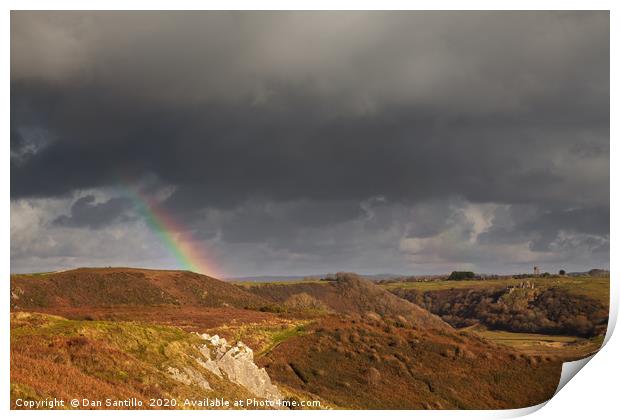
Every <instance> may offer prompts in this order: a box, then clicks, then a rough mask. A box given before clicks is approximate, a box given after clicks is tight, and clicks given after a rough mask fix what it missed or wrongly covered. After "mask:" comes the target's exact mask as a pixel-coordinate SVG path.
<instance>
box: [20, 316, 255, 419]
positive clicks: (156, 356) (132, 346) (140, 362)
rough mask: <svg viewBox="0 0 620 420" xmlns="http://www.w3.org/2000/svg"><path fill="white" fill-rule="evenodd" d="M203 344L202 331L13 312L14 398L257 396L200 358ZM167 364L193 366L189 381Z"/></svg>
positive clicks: (183, 367) (182, 367)
mask: <svg viewBox="0 0 620 420" xmlns="http://www.w3.org/2000/svg"><path fill="white" fill-rule="evenodd" d="M201 343H202V340H201V339H200V338H199V337H198V335H196V334H190V333H187V332H185V331H182V330H180V329H178V328H171V327H162V326H156V325H145V324H139V323H133V322H105V321H71V320H67V319H64V318H60V317H55V316H50V315H43V314H36V313H26V312H15V313H13V314H11V401H12V402H13V404H14V401H15V400H16V399H17V398H24V399H28V398H30V399H44V398H54V397H56V398H59V399H65V400H67V399H71V398H76V397H79V398H80V399H81V398H88V399H101V398H103V397H104V396H105V397H106V398H113V399H119V400H123V399H128V398H136V399H138V400H140V401H142V402H143V404H144V405H145V408H149V407H148V403H149V400H150V399H151V398H176V399H177V400H179V401H180V400H183V399H185V398H190V399H204V398H206V397H212V398H215V397H220V398H222V397H225V398H228V399H231V400H233V399H245V398H252V397H254V396H253V395H252V394H251V393H250V392H248V391H247V390H246V389H244V388H243V387H241V386H238V385H236V384H234V383H232V382H230V381H228V380H226V379H223V378H219V377H218V376H216V375H214V374H213V373H212V372H210V371H209V370H207V369H205V368H204V367H203V366H202V365H201V364H200V363H199V362H198V360H200V357H201V353H200V351H199V350H198V346H199V345H200V344H201ZM170 369H177V370H178V371H180V372H191V375H192V376H191V378H192V380H191V382H190V383H184V382H183V381H179V380H175V379H174V377H173V376H172V375H171V373H170V372H171V371H170ZM204 381H206V382H207V383H208V384H209V386H210V387H211V389H210V390H209V389H206V387H205V385H204ZM13 408H16V407H14V406H13ZM185 408H187V407H185Z"/></svg>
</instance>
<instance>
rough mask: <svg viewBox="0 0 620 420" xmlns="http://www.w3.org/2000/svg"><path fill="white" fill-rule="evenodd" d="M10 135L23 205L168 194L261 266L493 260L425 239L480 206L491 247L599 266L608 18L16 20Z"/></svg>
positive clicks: (173, 209)
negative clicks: (489, 219) (298, 261)
mask: <svg viewBox="0 0 620 420" xmlns="http://www.w3.org/2000/svg"><path fill="white" fill-rule="evenodd" d="M11 127H12V128H11V137H10V143H11V198H12V200H13V201H16V200H22V199H25V200H31V199H35V198H37V199H53V198H56V197H70V196H72V195H73V194H76V192H77V193H79V192H80V191H85V190H89V191H92V190H98V189H108V190H110V189H112V190H113V189H115V188H116V187H117V186H118V184H123V187H125V186H127V184H130V186H134V187H135V186H136V185H141V184H142V183H143V182H144V180H145V179H149V180H155V181H154V182H153V185H151V188H152V191H151V192H153V193H154V192H157V191H158V190H159V189H161V188H169V187H170V188H172V190H173V193H172V194H171V195H169V196H167V198H166V199H165V200H164V201H163V202H162V203H161V205H162V206H163V207H164V208H165V209H166V211H169V212H170V214H173V215H174V216H175V217H177V218H178V219H179V220H182V221H183V224H184V225H186V226H187V228H188V230H191V231H192V232H193V233H194V235H195V236H196V237H197V238H198V239H200V240H203V241H209V242H217V246H219V247H221V248H222V249H235V250H237V251H238V252H240V253H243V255H244V258H245V259H246V260H248V261H249V260H250V259H252V258H258V255H259V253H260V255H261V257H262V258H265V259H266V260H267V261H272V263H273V264H276V262H275V261H273V260H272V259H275V258H291V259H294V258H302V257H301V256H300V255H303V258H302V259H303V260H304V261H306V262H307V263H308V264H311V263H310V261H312V264H320V261H327V259H328V258H334V259H335V258H337V257H336V256H337V255H339V256H340V258H342V261H343V264H344V261H345V259H347V258H349V259H352V258H353V259H354V255H355V254H356V253H357V254H358V255H364V256H365V257H364V258H365V260H367V261H369V262H368V263H369V264H371V262H370V261H373V260H374V261H377V264H379V260H381V261H382V262H381V264H385V265H389V264H388V261H389V262H390V263H391V264H394V265H400V266H402V267H406V266H409V265H407V264H409V263H407V262H403V260H402V259H401V258H402V255H401V254H399V252H401V251H402V250H401V251H399V241H401V239H402V238H403V237H405V239H407V238H409V239H412V240H414V241H415V240H418V239H420V240H427V241H426V242H424V243H425V244H426V245H427V246H428V247H429V248H428V249H434V250H435V251H433V252H434V253H435V254H433V255H434V256H437V255H439V254H442V253H443V254H444V256H445V257H446V258H448V257H447V255H453V256H455V257H456V255H457V254H458V255H462V256H463V257H462V259H467V258H471V259H472V261H474V263H475V261H483V260H485V261H487V260H488V258H486V257H484V255H483V254H484V252H483V251H482V250H481V251H479V252H478V251H472V250H468V249H467V246H468V245H467V244H466V243H465V242H463V243H462V244H460V245H458V246H457V247H453V248H451V249H450V250H448V249H446V247H445V245H446V244H447V243H448V242H449V241H448V240H446V242H445V243H443V244H441V243H439V242H441V241H440V240H439V239H433V238H437V237H439V238H442V236H441V235H442V234H444V235H446V233H445V232H452V234H454V235H457V233H458V232H460V233H461V234H462V235H463V237H467V236H468V235H470V234H471V229H472V228H471V227H467V226H469V224H470V221H469V219H468V218H467V217H465V216H463V213H462V208H464V207H467V205H472V206H475V205H481V206H484V205H487V204H493V205H496V206H497V209H496V210H495V219H494V222H493V223H492V226H491V227H490V228H489V230H488V231H486V232H483V233H481V234H480V235H479V236H478V239H477V241H478V242H477V243H478V244H479V245H480V246H481V247H492V244H493V243H501V244H503V245H502V246H506V247H508V246H517V244H520V246H522V247H526V248H527V247H529V246H530V245H529V244H532V245H531V246H532V249H529V248H528V249H527V252H538V253H540V254H541V255H542V254H545V253H547V252H552V251H549V250H550V249H552V248H553V247H556V248H555V249H556V250H557V252H558V255H563V256H564V257H566V256H567V255H569V254H570V248H571V243H573V244H574V249H586V248H587V249H595V248H596V247H598V248H596V249H599V250H602V251H600V252H599V251H597V252H599V254H600V255H604V252H605V251H604V249H605V239H604V238H605V237H606V236H605V235H606V233H607V237H608V230H609V227H608V219H609V216H608V210H607V216H606V215H605V214H604V213H605V210H606V209H608V208H609V13H608V12H543V11H539V12H377V13H372V12H312V13H302V12H295V13H288V12H27V11H24V12H13V13H12V14H11ZM375 197H383V199H384V201H383V202H378V201H376V200H375V201H372V200H373V199H374V198H375ZM369 200H370V201H369ZM363 203H370V204H369V205H370V206H371V211H370V212H369V211H368V208H366V209H365V208H364V204H363ZM76 205H77V203H76ZM80 206H81V207H79V208H78V209H76V214H77V215H76V216H74V215H73V214H72V215H71V216H65V218H62V217H61V218H60V219H58V220H59V221H57V222H56V225H58V224H63V223H64V224H65V225H72V226H78V225H79V226H83V227H89V228H99V229H104V228H105V225H106V223H108V224H109V223H114V222H115V220H116V219H115V217H117V216H114V217H112V215H113V214H116V213H119V212H122V211H124V210H120V207H123V204H121V202H120V201H115V202H112V203H106V204H98V205H97V204H94V203H92V202H82V203H81V204H80ZM117 207H118V208H117ZM605 219H607V224H605V223H602V222H601V221H604V220H605ZM99 220H101V222H100V221H99ZM455 226H461V227H460V228H458V229H457V228H455ZM451 229H452V230H451ZM459 229H460V230H459ZM76 230H77V228H76ZM336 231H338V232H339V233H340V235H349V236H350V237H351V239H350V240H344V239H342V238H340V237H338V238H336V239H334V237H333V234H334V233H335V232H336ZM457 231H458V232H457ZM561 232H568V233H569V234H571V235H573V237H572V239H571V240H572V241H573V242H571V240H569V239H567V238H563V239H562V238H560V233H561ZM576 235H577V236H579V235H580V236H579V238H581V239H579V241H580V242H579V244H577V243H576V242H574V241H577V239H575V238H577V236H576ZM379 237H381V238H383V239H381V240H380V239H378V238H379ZM388 237H389V239H388ZM373 238H375V239H373ZM593 238H594V239H593ZM600 238H603V239H602V242H600V244H599V245H596V244H597V243H599V242H597V241H599V239H600ZM460 239H463V238H460ZM460 239H459V240H460ZM218 241H219V242H218ZM433 241H434V242H433ZM607 242H608V241H607ZM419 243H422V242H419ZM419 243H417V242H409V245H410V246H411V248H410V249H413V248H415V246H418V245H419ZM377 244H380V246H379V245H377ZM510 244H512V245H510ZM560 244H562V245H561V246H560ZM251 245H255V246H254V248H252V247H251ZM414 245H415V246H414ZM250 249H256V250H257V251H256V255H254V256H252V255H250V251H249V250H250ZM258 249H260V250H261V251H258ZM380 249H389V251H386V252H385V256H384V257H381V256H380V254H381V251H380ZM484 249H485V250H486V252H488V250H487V249H486V248H484ZM339 250H341V251H340V252H339ZM237 251H235V252H237ZM287 252H288V253H287ZM373 252H374V255H375V257H371V254H373ZM425 252H426V251H425ZM429 252H430V251H429ZM505 252H506V253H509V252H514V249H512V248H511V249H510V250H509V249H508V248H506V250H505ZM407 253H408V251H407V252H405V254H407ZM388 254H389V256H387V255H388ZM491 254H492V253H490V254H489V255H491ZM493 255H494V258H496V257H498V256H497V255H495V254H493ZM547 257H548V256H547ZM360 258H361V257H360ZM382 258H385V259H382ZM459 258H461V257H459ZM527 258H535V256H534V255H531V254H529V253H525V254H524V256H523V259H527ZM541 258H542V257H541ZM554 258H555V257H554ZM557 258H562V257H561V256H559V257H557ZM601 258H602V257H601ZM444 259H445V258H444ZM438 260H441V258H438ZM351 261H353V260H351ZM357 263H358V264H363V263H362V262H360V260H357ZM266 264H267V262H266ZM350 264H351V265H355V263H353V262H351V263H350ZM485 264H489V263H488V262H486V263H485ZM437 267H439V266H437ZM343 268H344V267H343ZM347 269H352V270H353V269H355V267H352V266H349V267H348V268H347Z"/></svg>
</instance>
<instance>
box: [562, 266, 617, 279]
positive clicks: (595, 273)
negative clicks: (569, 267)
mask: <svg viewBox="0 0 620 420" xmlns="http://www.w3.org/2000/svg"><path fill="white" fill-rule="evenodd" d="M567 275H568V276H570V277H609V270H604V269H602V268H593V269H592V270H589V271H579V272H572V273H568V274H567Z"/></svg>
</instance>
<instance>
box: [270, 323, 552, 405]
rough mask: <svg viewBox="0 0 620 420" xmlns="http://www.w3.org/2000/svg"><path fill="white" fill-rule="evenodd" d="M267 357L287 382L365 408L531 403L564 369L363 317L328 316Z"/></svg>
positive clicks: (470, 339) (463, 338)
mask: <svg viewBox="0 0 620 420" xmlns="http://www.w3.org/2000/svg"><path fill="white" fill-rule="evenodd" d="M259 361H260V363H261V364H263V365H264V366H265V367H266V368H267V371H268V372H269V374H270V376H271V377H272V378H274V379H275V380H276V381H278V382H279V383H282V384H285V385H286V386H287V387H290V388H292V389H297V390H299V391H300V392H305V393H310V394H312V395H317V396H319V397H320V398H322V399H325V400H326V401H328V402H329V403H332V404H335V405H337V406H339V407H347V408H359V409H368V408H371V409H374V408H386V407H389V408H397V409H425V408H426V409H428V408H442V409H455V408H469V409H475V408H478V409H482V408H484V409H488V408H516V407H524V406H530V405H534V404H538V403H540V402H542V401H545V400H547V399H548V398H550V397H551V396H552V395H553V392H554V391H555V388H556V386H557V383H558V380H559V375H560V370H561V364H560V363H559V362H557V361H555V360H551V359H549V358H542V357H530V356H523V355H520V354H517V353H511V352H509V351H507V350H506V349H505V348H504V347H502V346H500V347H498V346H489V344H488V342H486V341H483V340H481V339H479V338H477V337H476V336H475V335H469V334H467V333H461V334H445V333H442V332H438V331H434V332H431V331H428V330H427V331H424V330H416V329H412V328H408V327H406V326H402V325H400V324H399V323H398V322H390V321H385V320H382V319H374V318H367V317H360V316H331V317H325V318H322V319H320V320H319V321H317V322H316V323H314V324H312V325H311V326H309V327H307V328H306V333H305V334H302V335H297V336H294V337H292V338H290V339H288V340H286V341H284V342H282V343H281V344H280V345H279V346H277V347H276V348H274V349H273V350H271V351H270V352H267V353H266V354H265V355H264V356H263V357H262V358H261V359H259Z"/></svg>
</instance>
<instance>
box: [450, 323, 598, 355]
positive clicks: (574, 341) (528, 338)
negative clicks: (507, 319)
mask: <svg viewBox="0 0 620 420" xmlns="http://www.w3.org/2000/svg"><path fill="white" fill-rule="evenodd" d="M461 331H469V332H473V333H475V334H477V335H479V336H481V337H483V338H485V339H487V340H489V341H492V342H494V343H496V344H500V345H504V346H508V347H511V348H513V349H514V350H516V351H518V352H520V353H522V354H527V355H529V356H543V357H554V358H558V359H562V360H577V359H581V358H584V357H587V356H589V355H591V354H592V353H594V352H596V351H597V350H598V349H599V348H600V347H601V345H602V344H603V336H599V337H594V338H591V339H584V338H580V337H573V336H563V335H546V334H531V333H514V332H508V331H499V330H487V329H485V328H482V327H479V326H476V327H468V328H464V329H462V330H461Z"/></svg>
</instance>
